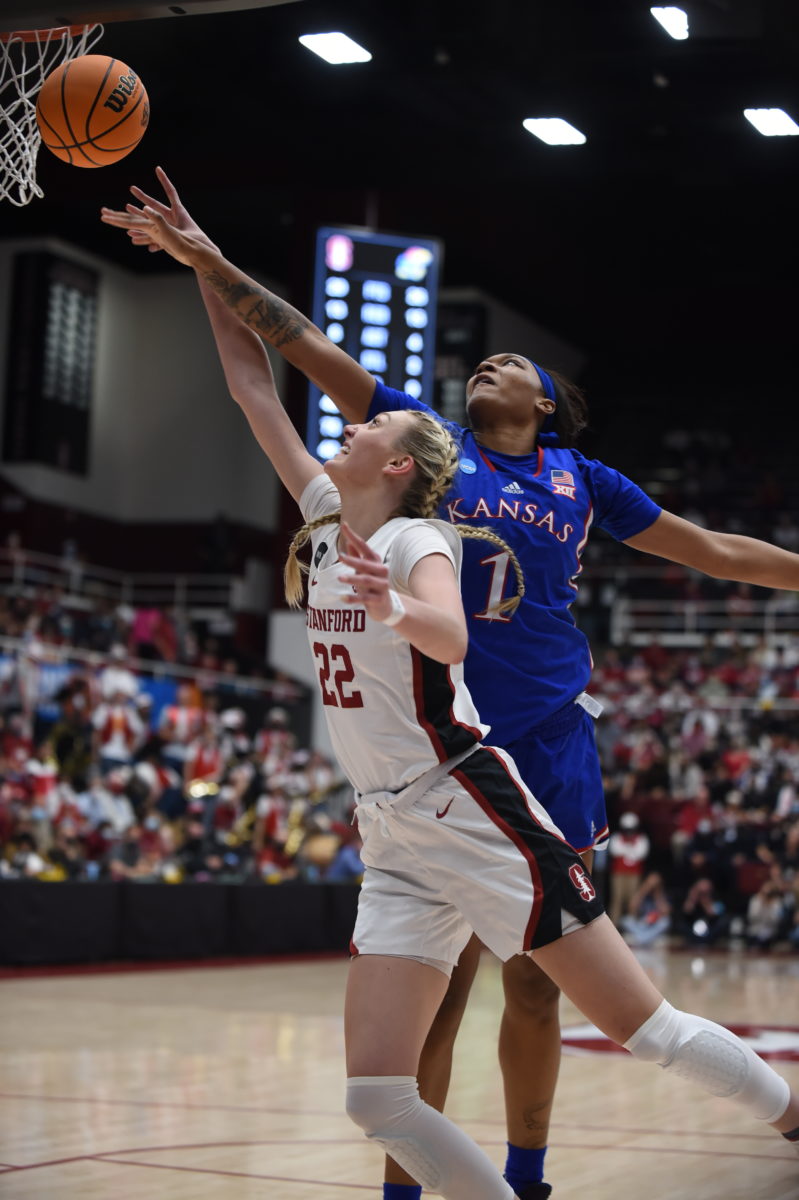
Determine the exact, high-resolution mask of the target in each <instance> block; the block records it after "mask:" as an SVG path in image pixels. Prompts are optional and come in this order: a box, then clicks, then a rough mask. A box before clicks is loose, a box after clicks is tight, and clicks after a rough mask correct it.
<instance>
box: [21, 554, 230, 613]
mask: <svg viewBox="0 0 799 1200" xmlns="http://www.w3.org/2000/svg"><path fill="white" fill-rule="evenodd" d="M239 584H240V581H239V579H238V578H237V577H236V576H233V575H223V574H219V575H211V574H205V575H202V574H197V575H195V574H180V575H176V574H173V573H172V572H166V571H165V572H141V573H139V572H132V571H113V570H109V569H108V568H106V567H96V566H93V565H91V564H88V563H84V562H81V561H80V560H77V559H71V558H58V557H56V556H55V555H51V554H39V553H37V552H35V551H32V550H23V549H10V550H9V549H8V548H3V549H0V590H2V591H9V590H13V591H15V592H18V593H21V594H22V595H26V594H34V593H35V592H36V590H37V589H38V588H58V589H60V590H61V591H63V592H64V593H65V594H66V595H68V596H69V598H70V602H71V603H73V605H75V606H76V607H77V606H81V607H85V608H87V609H89V608H93V607H94V606H95V605H96V603H97V602H98V601H102V600H105V601H110V602H111V603H113V604H115V605H118V604H126V605H130V606H131V607H133V608H148V607H155V608H180V609H184V610H197V609H214V610H229V609H231V608H234V607H235V603H234V600H235V592H236V588H237V587H238V586H239Z"/></svg>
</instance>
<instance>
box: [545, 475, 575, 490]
mask: <svg viewBox="0 0 799 1200" xmlns="http://www.w3.org/2000/svg"><path fill="white" fill-rule="evenodd" d="M549 475H550V478H551V480H552V482H553V483H559V484H560V485H561V486H562V487H563V486H565V487H574V476H573V475H572V473H571V471H550V472H549Z"/></svg>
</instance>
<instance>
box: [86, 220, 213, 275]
mask: <svg viewBox="0 0 799 1200" xmlns="http://www.w3.org/2000/svg"><path fill="white" fill-rule="evenodd" d="M159 209H161V210H164V209H165V205H159V208H158V209H156V208H152V207H151V206H150V205H148V204H145V205H144V207H143V208H141V209H139V208H136V206H135V205H133V204H129V205H128V206H127V208H126V211H125V212H117V211H115V210H114V209H112V208H101V209H100V220H101V221H103V222H104V223H105V224H106V225H115V226H116V227H117V228H118V229H124V230H126V231H127V232H128V233H129V234H130V235H131V236H133V234H134V233H136V234H138V235H139V240H140V241H141V242H142V243H143V244H146V245H149V244H150V243H151V242H152V243H153V245H155V246H157V247H158V248H159V249H161V250H166V252H167V254H171V255H172V257H173V258H174V259H176V260H177V262H182V263H185V264H186V266H187V267H193V266H194V265H195V261H196V258H197V253H198V251H204V250H207V249H208V247H209V246H211V243H210V242H209V241H208V240H207V239H206V237H205V235H204V234H203V233H202V232H200V234H199V236H195V235H194V234H192V233H181V231H180V230H179V229H176V228H175V227H174V226H173V225H171V224H170V222H169V221H168V220H167V219H166V217H165V216H164V215H163V211H159ZM212 248H213V247H212Z"/></svg>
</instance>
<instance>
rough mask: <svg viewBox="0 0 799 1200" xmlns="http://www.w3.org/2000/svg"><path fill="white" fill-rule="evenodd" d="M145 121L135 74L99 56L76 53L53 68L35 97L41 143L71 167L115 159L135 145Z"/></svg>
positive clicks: (143, 93)
mask: <svg viewBox="0 0 799 1200" xmlns="http://www.w3.org/2000/svg"><path fill="white" fill-rule="evenodd" d="M149 119H150V105H149V101H148V99H147V92H146V91H145V89H144V85H143V83H142V81H141V80H140V79H139V77H138V75H137V74H136V72H135V71H133V70H132V69H131V68H130V67H129V66H127V65H126V64H125V63H123V62H120V61H119V59H118V58H108V57H107V56H106V55H105V54H82V55H80V56H79V57H78V58H75V59H73V60H72V62H67V63H63V64H62V65H61V66H60V67H57V68H56V69H55V71H52V72H51V73H50V74H49V75H48V76H47V78H46V79H45V81H44V83H43V84H42V87H41V90H40V92H39V96H38V99H37V101H36V120H37V123H38V125H39V132H40V133H41V135H42V142H43V144H44V145H45V146H46V147H47V149H48V150H49V151H50V152H51V153H52V154H55V155H56V157H57V158H60V159H62V160H63V161H64V162H66V163H70V164H71V165H72V166H73V167H105V166H108V165H109V163H115V162H118V161H119V159H121V158H124V157H125V155H126V154H130V152H131V150H133V149H135V147H136V146H138V144H139V142H140V141H141V139H142V137H143V135H144V131H145V129H146V128H147V122H148V120H149Z"/></svg>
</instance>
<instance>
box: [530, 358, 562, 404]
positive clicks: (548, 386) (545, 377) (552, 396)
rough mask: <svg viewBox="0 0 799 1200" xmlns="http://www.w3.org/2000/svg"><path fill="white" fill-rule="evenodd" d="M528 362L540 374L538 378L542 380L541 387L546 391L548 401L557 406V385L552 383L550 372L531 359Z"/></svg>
mask: <svg viewBox="0 0 799 1200" xmlns="http://www.w3.org/2000/svg"><path fill="white" fill-rule="evenodd" d="M527 361H528V362H529V363H530V365H531V366H533V367H535V369H536V371H537V373H538V378H539V379H540V380H541V387H542V388H543V389H544V395H545V396H546V398H547V400H551V401H552V403H553V404H557V402H558V397H557V395H556V393H555V384H554V383H553V382H552V376H551V375H550V374H549V372H548V371H545V370H544V368H543V367H539V365H538V363H537V362H533V360H532V359H531V358H528V359H527Z"/></svg>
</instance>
